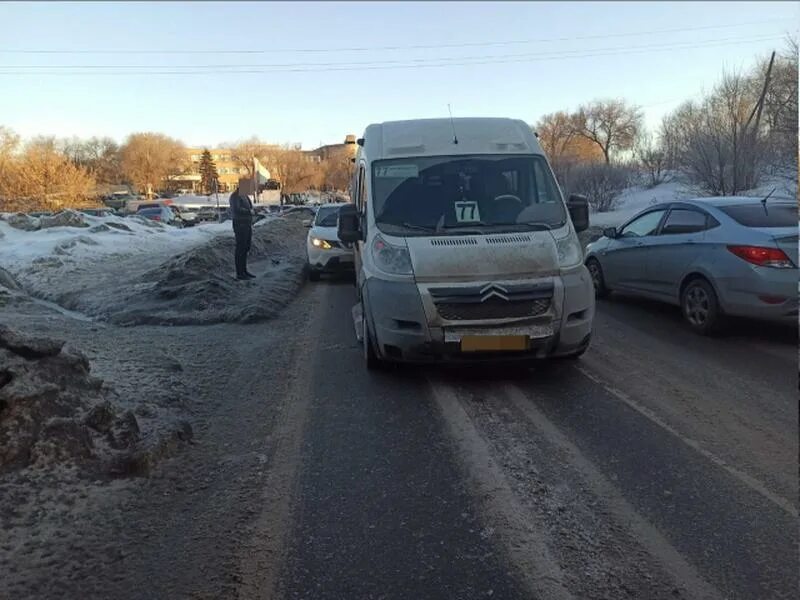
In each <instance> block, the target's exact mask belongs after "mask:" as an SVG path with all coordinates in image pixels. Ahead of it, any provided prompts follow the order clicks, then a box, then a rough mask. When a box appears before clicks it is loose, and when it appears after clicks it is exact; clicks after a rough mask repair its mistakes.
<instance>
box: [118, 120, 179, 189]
mask: <svg viewBox="0 0 800 600" xmlns="http://www.w3.org/2000/svg"><path fill="white" fill-rule="evenodd" d="M121 164H122V172H123V173H124V175H125V177H126V178H127V179H128V180H130V181H131V182H132V183H133V184H134V185H136V186H137V187H138V188H139V189H140V190H142V191H147V192H148V193H150V192H151V191H152V190H153V189H154V188H156V187H159V186H160V185H161V184H162V182H164V181H168V180H169V179H171V178H172V177H175V176H176V175H181V174H183V173H184V172H185V171H187V169H188V168H189V157H188V156H187V154H186V148H185V147H184V145H183V144H182V143H181V142H179V141H178V140H175V139H173V138H171V137H168V136H166V135H163V134H161V133H134V134H132V135H130V136H129V137H128V139H127V140H126V142H125V144H124V145H123V147H122V149H121Z"/></svg>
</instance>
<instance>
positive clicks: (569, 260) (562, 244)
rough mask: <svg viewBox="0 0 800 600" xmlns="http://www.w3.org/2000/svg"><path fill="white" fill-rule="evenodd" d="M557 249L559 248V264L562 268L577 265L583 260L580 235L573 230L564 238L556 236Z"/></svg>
mask: <svg viewBox="0 0 800 600" xmlns="http://www.w3.org/2000/svg"><path fill="white" fill-rule="evenodd" d="M556 250H558V266H559V267H561V268H562V269H570V268H572V267H577V266H578V265H579V264H581V263H582V262H583V251H582V250H581V246H580V243H579V242H578V236H576V235H573V234H572V232H570V233H568V234H567V235H566V236H564V237H563V238H556Z"/></svg>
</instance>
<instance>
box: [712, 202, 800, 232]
mask: <svg viewBox="0 0 800 600" xmlns="http://www.w3.org/2000/svg"><path fill="white" fill-rule="evenodd" d="M719 209H720V210H721V211H722V212H724V213H725V214H726V215H728V216H729V217H730V218H732V219H733V220H734V221H736V222H737V223H739V224H740V225H744V226H745V227H796V226H797V207H796V206H795V205H794V204H787V203H782V204H776V203H773V204H770V203H769V201H767V202H766V205H764V204H761V203H760V202H759V203H758V204H732V205H730V206H720V207H719Z"/></svg>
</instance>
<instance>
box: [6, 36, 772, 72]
mask: <svg viewBox="0 0 800 600" xmlns="http://www.w3.org/2000/svg"><path fill="white" fill-rule="evenodd" d="M776 36H777V34H774V33H772V34H762V35H760V36H756V37H753V36H749V37H746V38H742V37H728V38H718V39H710V40H705V41H704V42H701V43H702V44H710V43H716V42H731V41H735V42H748V41H768V40H773V39H776ZM686 44H692V45H694V44H696V43H694V42H668V43H660V44H645V45H643V46H612V47H607V48H594V49H590V50H587V49H585V48H582V49H578V50H560V51H554V52H533V53H531V52H526V53H517V54H495V55H489V56H487V55H477V56H452V57H434V58H407V59H400V60H378V61H376V60H370V61H344V62H342V61H337V62H322V63H321V62H316V63H275V64H204V65H152V64H150V65H86V64H84V65H0V69H239V68H242V69H244V68H250V69H266V68H296V67H344V66H364V65H367V66H371V65H384V64H409V63H411V64H423V63H429V62H441V61H464V60H489V59H492V60H493V59H504V58H536V57H542V58H547V57H560V56H569V55H571V54H580V55H585V54H586V53H587V52H590V51H591V52H607V51H617V50H624V51H634V50H639V49H651V48H673V47H676V45H677V47H680V46H681V45H686Z"/></svg>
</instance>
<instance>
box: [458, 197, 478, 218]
mask: <svg viewBox="0 0 800 600" xmlns="http://www.w3.org/2000/svg"><path fill="white" fill-rule="evenodd" d="M454 206H455V209H456V221H458V222H459V223H476V222H478V221H480V220H481V213H480V211H479V210H478V203H477V202H474V201H464V202H455V203H454Z"/></svg>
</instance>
